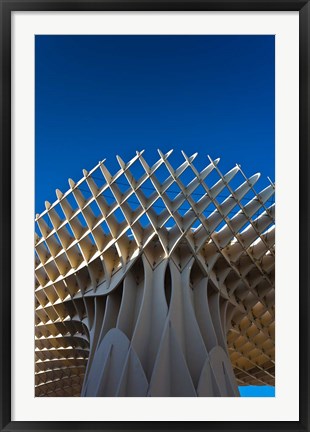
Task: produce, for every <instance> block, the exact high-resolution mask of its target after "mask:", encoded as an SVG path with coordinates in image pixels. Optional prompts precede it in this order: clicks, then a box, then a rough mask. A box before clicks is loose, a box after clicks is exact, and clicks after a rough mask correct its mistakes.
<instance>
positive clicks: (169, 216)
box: [35, 151, 275, 396]
mask: <svg viewBox="0 0 310 432" xmlns="http://www.w3.org/2000/svg"><path fill="white" fill-rule="evenodd" d="M170 154H171V152H168V153H167V154H162V153H161V152H160V151H159V156H160V158H159V160H158V161H157V162H156V163H155V164H154V165H153V166H149V165H148V163H147V161H146V160H145V159H144V157H143V152H137V154H136V156H135V157H134V158H133V159H132V160H130V161H129V162H128V163H125V162H124V161H123V160H122V159H121V158H120V157H117V160H118V163H119V166H120V169H119V170H118V172H116V174H111V173H110V172H109V170H108V169H107V167H106V165H105V161H102V162H99V164H98V165H97V166H96V167H94V169H92V170H91V171H89V172H87V171H86V170H84V171H83V178H82V179H81V180H80V181H78V182H77V183H75V182H74V181H73V180H71V179H69V185H70V189H69V190H68V191H67V192H66V193H62V192H61V191H59V190H57V191H56V194H57V200H56V201H55V202H54V203H53V204H52V205H51V204H50V203H48V202H46V211H44V212H43V213H42V214H40V215H37V216H36V224H37V228H38V229H37V232H38V233H39V234H40V235H39V234H36V240H35V252H36V253H35V276H36V277H35V279H36V287H35V298H36V302H35V303H36V304H35V316H36V318H35V319H36V321H35V324H36V325H35V344H36V351H35V394H36V396H80V395H83V396H236V395H238V394H239V393H238V385H248V384H253V385H263V384H269V385H274V380H275V367H274V356H275V347H274V343H275V338H274V330H275V324H274V323H275V321H274V298H275V295H274V294H275V293H274V289H275V287H274V279H275V278H274V265H275V221H274V212H275V205H274V202H273V197H274V193H275V190H274V184H273V183H271V182H270V185H269V186H268V187H266V188H265V189H263V190H262V191H260V192H259V193H257V192H256V190H255V187H256V183H257V182H258V179H259V174H255V175H253V176H252V177H250V178H247V177H246V176H245V175H244V173H243V171H242V170H241V168H240V166H238V165H236V166H235V167H234V168H232V169H231V170H230V171H229V172H227V173H226V174H222V173H221V171H220V170H219V168H218V163H219V159H216V160H214V161H213V160H211V159H210V158H209V159H210V161H209V163H208V165H207V166H206V167H205V168H204V169H203V170H201V171H200V172H199V171H198V170H197V169H196V167H195V164H194V160H195V158H196V156H197V154H194V155H193V156H190V157H188V156H186V155H185V153H184V152H182V154H183V156H184V162H183V163H182V164H181V165H180V166H178V167H177V168H174V167H173V166H172V165H171V164H170V162H169V156H170ZM141 170H142V174H137V173H138V172H141ZM188 178H190V180H189V181H188V180H186V181H185V180H184V179H188ZM237 179H239V181H238V180H237Z"/></svg>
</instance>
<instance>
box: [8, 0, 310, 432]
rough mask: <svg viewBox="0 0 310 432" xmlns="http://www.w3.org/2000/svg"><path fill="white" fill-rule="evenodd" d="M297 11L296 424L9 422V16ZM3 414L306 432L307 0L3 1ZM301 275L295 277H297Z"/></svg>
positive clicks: (151, 426) (162, 427)
mask: <svg viewBox="0 0 310 432" xmlns="http://www.w3.org/2000/svg"><path fill="white" fill-rule="evenodd" d="M104 10H113V11H139V10H142V11H299V25H300V29H299V36H300V43H299V70H300V72H299V73H300V89H299V108H300V110H299V113H300V114H299V131H300V141H299V152H300V159H299V167H300V177H299V180H300V193H299V196H300V208H299V211H300V213H299V214H300V219H299V222H300V232H299V233H300V236H299V240H300V250H299V253H300V266H299V270H300V274H299V281H300V303H299V311H300V315H299V326H300V339H299V346H300V352H299V359H300V364H299V368H300V378H299V389H300V394H299V400H300V406H299V413H300V420H299V421H295V422H283V421H275V422H266V421H262V422H260V421H253V422H225V421H217V422H178V421H176V422H162V421H158V422H154V421H151V422H139V421H138V419H137V421H136V422H121V421H115V422H98V421H94V422H91V421H85V422H74V421H72V422H61V421H54V422H42V421H39V422H26V421H25V422H24V421H16V422H15V421H11V216H12V214H11V13H12V12H13V11H104ZM0 20H1V21H0V22H1V24H0V29H1V92H0V94H1V116H0V131H1V138H0V139H1V145H0V152H1V153H0V163H1V180H0V188H1V195H0V226H1V248H0V257H1V258H0V266H1V267H0V276H1V289H0V308H1V324H0V325H1V332H0V335H1V336H0V337H1V341H0V349H1V358H0V362H1V365H0V374H1V376H0V404H1V409H0V416H1V431H26V430H29V431H30V430H33V431H40V430H42V431H54V430H55V431H65V430H66V431H67V430H76V431H79V430H85V431H98V430H105V431H109V430H116V431H122V430H124V431H125V430H149V431H157V430H158V431H166V430H208V431H212V430H214V431H231V430H240V431H241V430H249V431H271V430H274V431H275V430H277V431H280V430H281V431H282V430H283V431H284V430H291V431H310V426H309V425H310V423H309V388H310V387H309V382H310V381H309V361H310V359H309V315H308V311H309V310H310V303H309V294H308V290H309V269H310V262H309V227H308V221H309V202H310V200H309V172H310V158H309V149H308V147H309V138H310V136H309V128H310V126H309V125H310V118H309V95H310V88H309V74H310V68H309V66H310V57H309V38H310V32H309V27H310V26H309V24H310V6H309V1H308V0H307V1H304V0H238V1H235V0H195V1H190V0H167V1H164V0H90V1H85V0H71V1H61V0H54V1H50V0H32V1H30V0H20V1H15V0H0ZM296 280H298V278H297V279H296Z"/></svg>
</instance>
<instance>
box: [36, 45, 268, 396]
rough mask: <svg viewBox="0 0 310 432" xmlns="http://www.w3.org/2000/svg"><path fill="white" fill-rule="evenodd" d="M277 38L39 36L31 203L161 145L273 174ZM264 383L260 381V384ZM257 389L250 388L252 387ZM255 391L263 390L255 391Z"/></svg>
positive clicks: (176, 157) (151, 155) (39, 206)
mask: <svg viewBox="0 0 310 432" xmlns="http://www.w3.org/2000/svg"><path fill="white" fill-rule="evenodd" d="M274 55H275V52H274V36H36V38H35V72H36V75H35V90H36V93H35V102H36V105H35V110H36V112H35V115H36V119H35V120H36V121H35V131H36V160H35V162H36V183H35V194H36V196H35V203H36V204H35V206H36V208H35V211H36V213H41V212H42V211H43V210H44V209H45V206H44V201H45V200H48V201H50V202H54V201H55V199H56V196H55V189H56V188H59V189H60V190H62V191H63V192H64V191H66V190H67V189H68V187H69V186H68V181H67V179H68V177H71V178H73V180H76V181H77V180H79V179H80V178H81V177H82V169H83V168H85V169H87V170H90V169H91V168H92V167H93V166H94V165H96V164H97V163H98V161H99V160H102V159H104V158H107V162H106V164H107V166H108V168H109V169H110V170H111V171H112V172H114V171H116V170H117V169H118V167H119V166H118V164H117V162H116V160H115V155H116V154H119V155H120V156H121V157H122V158H123V159H124V160H125V161H128V160H129V159H131V158H132V157H133V156H134V155H135V151H136V150H142V149H145V150H146V153H145V158H146V159H147V160H148V161H149V162H150V164H151V163H153V162H155V160H157V158H158V155H157V151H156V149H157V148H160V149H161V150H162V151H163V152H166V151H168V150H170V149H171V148H173V149H174V154H173V157H172V159H171V161H172V163H175V164H176V165H177V164H179V163H181V161H182V156H181V154H180V150H181V149H182V150H184V151H185V152H186V153H187V154H192V153H194V152H196V151H198V152H199V156H198V160H197V165H198V167H200V168H202V167H203V166H205V165H206V164H207V163H208V160H207V155H208V154H209V155H210V156H211V157H212V158H214V159H215V158H217V157H221V162H220V165H219V167H220V169H221V171H223V172H225V170H229V169H230V168H232V167H233V166H234V165H235V163H240V164H241V166H242V169H243V170H244V171H245V173H246V174H247V175H248V176H250V175H252V174H254V173H256V172H261V174H262V177H261V179H260V183H259V184H260V186H261V188H263V187H264V186H266V185H267V184H268V181H267V176H269V177H270V178H271V179H272V180H274V178H275V173H274V162H275V160H274V139H275V137H274V135H275V130H274V127H275V122H274V116H275V111H274V103H275V99H274V86H275V82H274V72H275V71H274ZM258 189H259V188H258ZM264 391H266V389H265V390H264ZM252 393H253V392H252ZM254 394H255V395H259V392H257V391H256V390H254Z"/></svg>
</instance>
